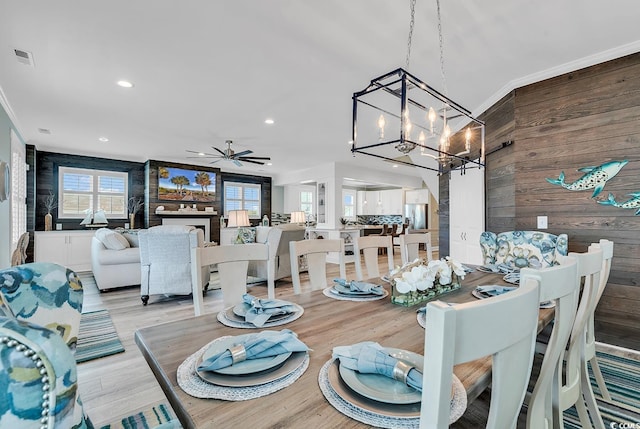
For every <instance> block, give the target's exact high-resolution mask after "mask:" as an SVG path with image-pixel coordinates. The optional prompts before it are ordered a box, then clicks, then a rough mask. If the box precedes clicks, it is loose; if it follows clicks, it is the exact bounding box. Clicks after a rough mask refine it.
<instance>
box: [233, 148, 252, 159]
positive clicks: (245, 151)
mask: <svg viewBox="0 0 640 429" xmlns="http://www.w3.org/2000/svg"><path fill="white" fill-rule="evenodd" d="M250 153H253V151H252V150H248V149H247V150H243V151H242V152H238V153H234V154H233V157H234V158H239V157H241V156H245V155H249V154H250Z"/></svg>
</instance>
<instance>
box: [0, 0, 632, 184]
mask: <svg viewBox="0 0 640 429" xmlns="http://www.w3.org/2000/svg"><path fill="white" fill-rule="evenodd" d="M435 9H436V1H435V0H427V1H425V0H418V1H417V4H416V19H415V21H416V22H415V30H414V35H413V44H412V51H411V64H410V67H409V71H410V72H412V73H413V74H415V75H416V76H418V77H419V78H421V79H422V80H424V81H425V82H427V83H429V84H430V85H431V86H433V87H435V88H436V89H439V90H443V84H442V79H441V76H440V61H439V48H438V33H437V20H436V12H435ZM441 10H442V18H443V22H442V27H443V32H444V61H445V69H446V80H447V87H448V94H449V96H450V97H451V98H452V99H453V100H455V101H457V102H459V103H460V104H462V105H463V106H465V107H467V108H468V109H470V110H472V111H474V113H476V114H478V113H480V112H481V111H482V110H484V109H485V108H486V107H488V106H490V105H491V104H492V103H493V102H495V101H496V100H497V99H499V98H500V97H502V96H503V95H505V94H506V92H507V91H508V90H510V89H513V87H514V86H520V85H521V84H526V83H530V82H533V81H536V80H540V79H542V78H545V77H549V76H552V75H556V74H558V73H561V72H566V71H570V70H572V69H575V68H577V67H582V66H586V65H589V64H592V63H595V62H601V61H603V60H606V59H609V58H613V57H617V56H621V55H624V54H627V53H631V52H635V51H637V50H640V43H639V41H640V30H639V29H638V28H639V27H638V22H637V21H638V13H637V12H638V5H637V0H616V1H614V2H603V1H594V0H584V1H568V0H556V1H550V0H541V1H532V0H528V1H524V0H487V1H482V2H481V1H469V0H466V1H463V0H449V1H445V0H443V1H442V5H441ZM408 29H409V2H408V1H402V2H401V1H398V0H396V1H392V0H346V1H345V0H322V1H310V0H305V1H303V0H271V1H265V0H262V1H260V0H235V1H212V0H188V1H180V2H178V1H171V0H138V1H125V0H110V1H104V2H97V1H81V0H76V1H70V0H59V1H55V2H54V1H45V0H40V1H36V0H20V1H2V2H0V89H1V91H2V92H3V93H4V94H2V92H0V100H3V104H5V105H6V107H8V108H9V110H10V111H9V114H10V115H11V116H12V117H13V119H14V120H15V123H16V125H17V126H18V128H19V132H20V133H21V134H22V136H23V138H24V139H25V140H26V141H27V142H28V143H30V144H34V145H36V147H37V148H38V149H39V150H47V151H54V152H62V153H77V154H83V155H90V156H99V157H109V158H116V159H125V160H132V161H145V160H147V159H156V160H165V161H174V162H181V163H190V164H202V165H205V164H206V162H202V161H201V160H197V159H196V160H193V159H188V158H187V156H189V154H188V153H187V152H185V150H186V149H190V150H196V151H205V152H211V151H212V149H211V146H212V145H214V146H217V147H220V148H223V144H224V141H225V140H226V139H232V140H234V142H235V147H236V150H244V149H252V150H253V151H254V154H253V155H257V156H264V155H268V156H271V157H272V163H273V165H272V166H262V167H254V166H251V165H247V164H245V167H243V168H242V169H241V171H243V172H245V173H250V174H253V173H257V174H265V175H276V176H277V174H278V172H282V171H291V170H298V169H303V168H307V167H311V166H315V165H318V164H323V163H329V162H334V161H338V162H343V163H357V164H358V165H360V166H370V168H376V169H380V170H381V171H389V170H390V169H391V167H390V165H389V164H388V163H384V162H381V161H377V160H375V159H372V158H368V157H364V156H362V155H360V156H358V157H356V158H353V157H352V156H351V153H350V151H349V146H348V144H347V141H348V140H350V139H351V96H352V94H353V92H355V91H359V90H362V89H364V88H365V87H366V86H367V84H368V83H369V81H370V80H371V79H373V78H375V77H377V76H380V75H382V74H384V73H386V72H388V71H391V70H393V69H395V68H397V67H404V65H405V57H406V53H407V36H408ZM14 48H18V49H21V50H25V51H29V52H31V53H32V54H33V58H34V62H35V66H34V67H30V66H26V65H23V64H20V63H19V62H18V61H17V60H16V57H15V55H14V52H13V49H14ZM120 79H127V80H130V81H132V82H134V84H135V87H134V88H133V89H123V88H120V87H118V86H116V85H115V82H116V81H117V80H120ZM267 117H270V118H273V119H274V120H275V125H272V126H268V125H266V124H264V120H265V119H266V118H267ZM39 128H46V129H49V130H50V131H51V134H50V135H46V134H42V133H40V132H39V131H38V129H39ZM101 136H106V137H108V138H109V139H110V141H109V142H108V143H100V142H99V141H98V138H99V137H101ZM215 166H216V167H221V168H223V169H224V170H237V168H235V166H234V165H233V164H232V163H230V162H228V161H225V162H219V163H217V164H215ZM396 171H398V172H402V173H404V174H409V173H411V169H409V168H407V167H401V168H399V169H397V170H396Z"/></svg>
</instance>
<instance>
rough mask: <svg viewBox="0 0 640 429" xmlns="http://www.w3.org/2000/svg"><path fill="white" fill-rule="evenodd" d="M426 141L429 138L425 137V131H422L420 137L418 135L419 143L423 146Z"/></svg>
mask: <svg viewBox="0 0 640 429" xmlns="http://www.w3.org/2000/svg"><path fill="white" fill-rule="evenodd" d="M426 140H427V137H426V136H425V135H424V131H420V135H418V143H420V144H422V145H423V144H424V142H425V141H426Z"/></svg>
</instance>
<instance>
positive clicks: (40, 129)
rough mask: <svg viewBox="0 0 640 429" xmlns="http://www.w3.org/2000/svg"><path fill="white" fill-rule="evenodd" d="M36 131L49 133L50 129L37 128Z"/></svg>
mask: <svg viewBox="0 0 640 429" xmlns="http://www.w3.org/2000/svg"><path fill="white" fill-rule="evenodd" d="M38 132H39V133H40V134H51V130H48V129H46V128H38Z"/></svg>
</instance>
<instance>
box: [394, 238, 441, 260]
mask: <svg viewBox="0 0 640 429" xmlns="http://www.w3.org/2000/svg"><path fill="white" fill-rule="evenodd" d="M399 239H400V257H401V259H402V264H403V265H404V264H407V263H409V262H412V261H414V260H416V259H417V258H419V257H420V245H421V244H424V246H425V249H426V252H427V255H426V259H427V262H429V261H431V260H433V247H432V246H431V233H430V232H425V233H421V234H402V235H400V237H399Z"/></svg>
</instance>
